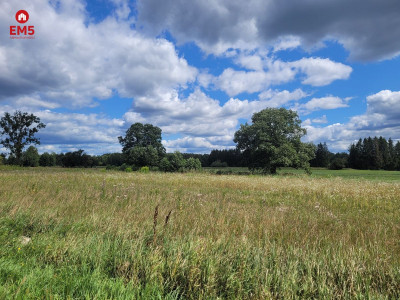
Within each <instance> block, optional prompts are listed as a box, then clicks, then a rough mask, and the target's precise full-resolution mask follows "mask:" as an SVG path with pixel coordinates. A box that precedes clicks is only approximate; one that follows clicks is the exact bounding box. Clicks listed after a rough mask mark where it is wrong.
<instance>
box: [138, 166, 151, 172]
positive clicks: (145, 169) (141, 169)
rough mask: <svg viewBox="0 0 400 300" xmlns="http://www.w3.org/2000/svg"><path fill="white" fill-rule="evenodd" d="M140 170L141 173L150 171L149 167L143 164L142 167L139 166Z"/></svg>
mask: <svg viewBox="0 0 400 300" xmlns="http://www.w3.org/2000/svg"><path fill="white" fill-rule="evenodd" d="M140 172H141V173H149V172H150V169H149V167H147V166H144V167H141V168H140Z"/></svg>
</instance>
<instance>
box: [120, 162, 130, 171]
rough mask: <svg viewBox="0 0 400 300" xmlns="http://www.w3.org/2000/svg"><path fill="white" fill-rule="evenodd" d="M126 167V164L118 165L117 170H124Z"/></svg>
mask: <svg viewBox="0 0 400 300" xmlns="http://www.w3.org/2000/svg"><path fill="white" fill-rule="evenodd" d="M126 168H128V165H127V164H122V165H121V166H120V167H119V170H120V171H125V170H126Z"/></svg>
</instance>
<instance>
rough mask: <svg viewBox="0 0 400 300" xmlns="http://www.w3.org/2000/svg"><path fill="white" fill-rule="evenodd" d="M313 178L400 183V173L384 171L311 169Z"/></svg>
mask: <svg viewBox="0 0 400 300" xmlns="http://www.w3.org/2000/svg"><path fill="white" fill-rule="evenodd" d="M311 170H312V174H311V177H314V178H332V177H342V178H347V179H357V180H359V179H367V180H379V181H400V172H399V171H383V170H355V169H343V170H328V169H326V168H311ZM204 171H206V172H209V173H211V174H215V173H217V172H218V171H221V172H222V173H226V172H229V173H232V174H250V171H249V170H248V168H242V167H227V168H204ZM304 173H305V172H304V170H296V169H293V168H282V169H280V170H278V174H280V175H283V176H292V175H300V176H303V175H304Z"/></svg>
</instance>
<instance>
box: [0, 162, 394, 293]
mask: <svg viewBox="0 0 400 300" xmlns="http://www.w3.org/2000/svg"><path fill="white" fill-rule="evenodd" d="M399 195H400V184H399V183H393V182H392V183H389V182H381V181H374V182H370V181H366V180H362V181H359V180H343V179H340V178H330V179H318V178H309V177H304V178H302V177H268V176H223V175H222V176H216V175H211V174H206V173H203V174H201V173H200V174H191V173H188V174H161V173H148V174H147V173H139V172H135V173H121V172H112V171H111V172H106V173H104V172H101V171H88V170H72V171H71V170H62V169H46V170H45V169H40V170H37V169H36V170H35V169H17V170H13V169H7V170H6V169H3V170H2V171H1V172H0V199H1V201H0V218H1V219H0V298H4V299H14V298H20V299H38V298H49V299H50V298H53V299H64V298H70V299H110V298H114V299H137V298H142V299H153V298H155V299H183V298H184V299H186V298H187V299H210V298H214V299H216V298H231V299H233V298H240V299H268V298H272V299H291V298H323V299H325V298H327V299H329V298H330V299H357V298H359V299H365V298H371V299H382V298H383V299H385V298H392V299H395V298H399V297H400V259H399V258H400V243H399V241H400V226H399V224H400V210H399V209H400V197H399ZM23 236H26V237H30V238H31V240H32V241H31V242H30V243H27V244H24V243H22V240H21V238H22V237H23Z"/></svg>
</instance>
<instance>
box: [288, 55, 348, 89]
mask: <svg viewBox="0 0 400 300" xmlns="http://www.w3.org/2000/svg"><path fill="white" fill-rule="evenodd" d="M290 65H291V66H293V67H295V68H298V70H299V71H300V72H302V73H304V74H305V75H306V78H305V79H304V80H303V81H302V83H303V84H309V85H312V86H323V85H328V84H330V83H332V82H333V81H335V80H338V79H348V78H349V76H350V74H351V72H352V70H353V69H352V68H351V67H349V66H346V65H344V64H342V63H338V62H334V61H331V60H330V59H328V58H325V59H322V58H302V59H301V60H298V61H295V62H292V63H291V64H290Z"/></svg>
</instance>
